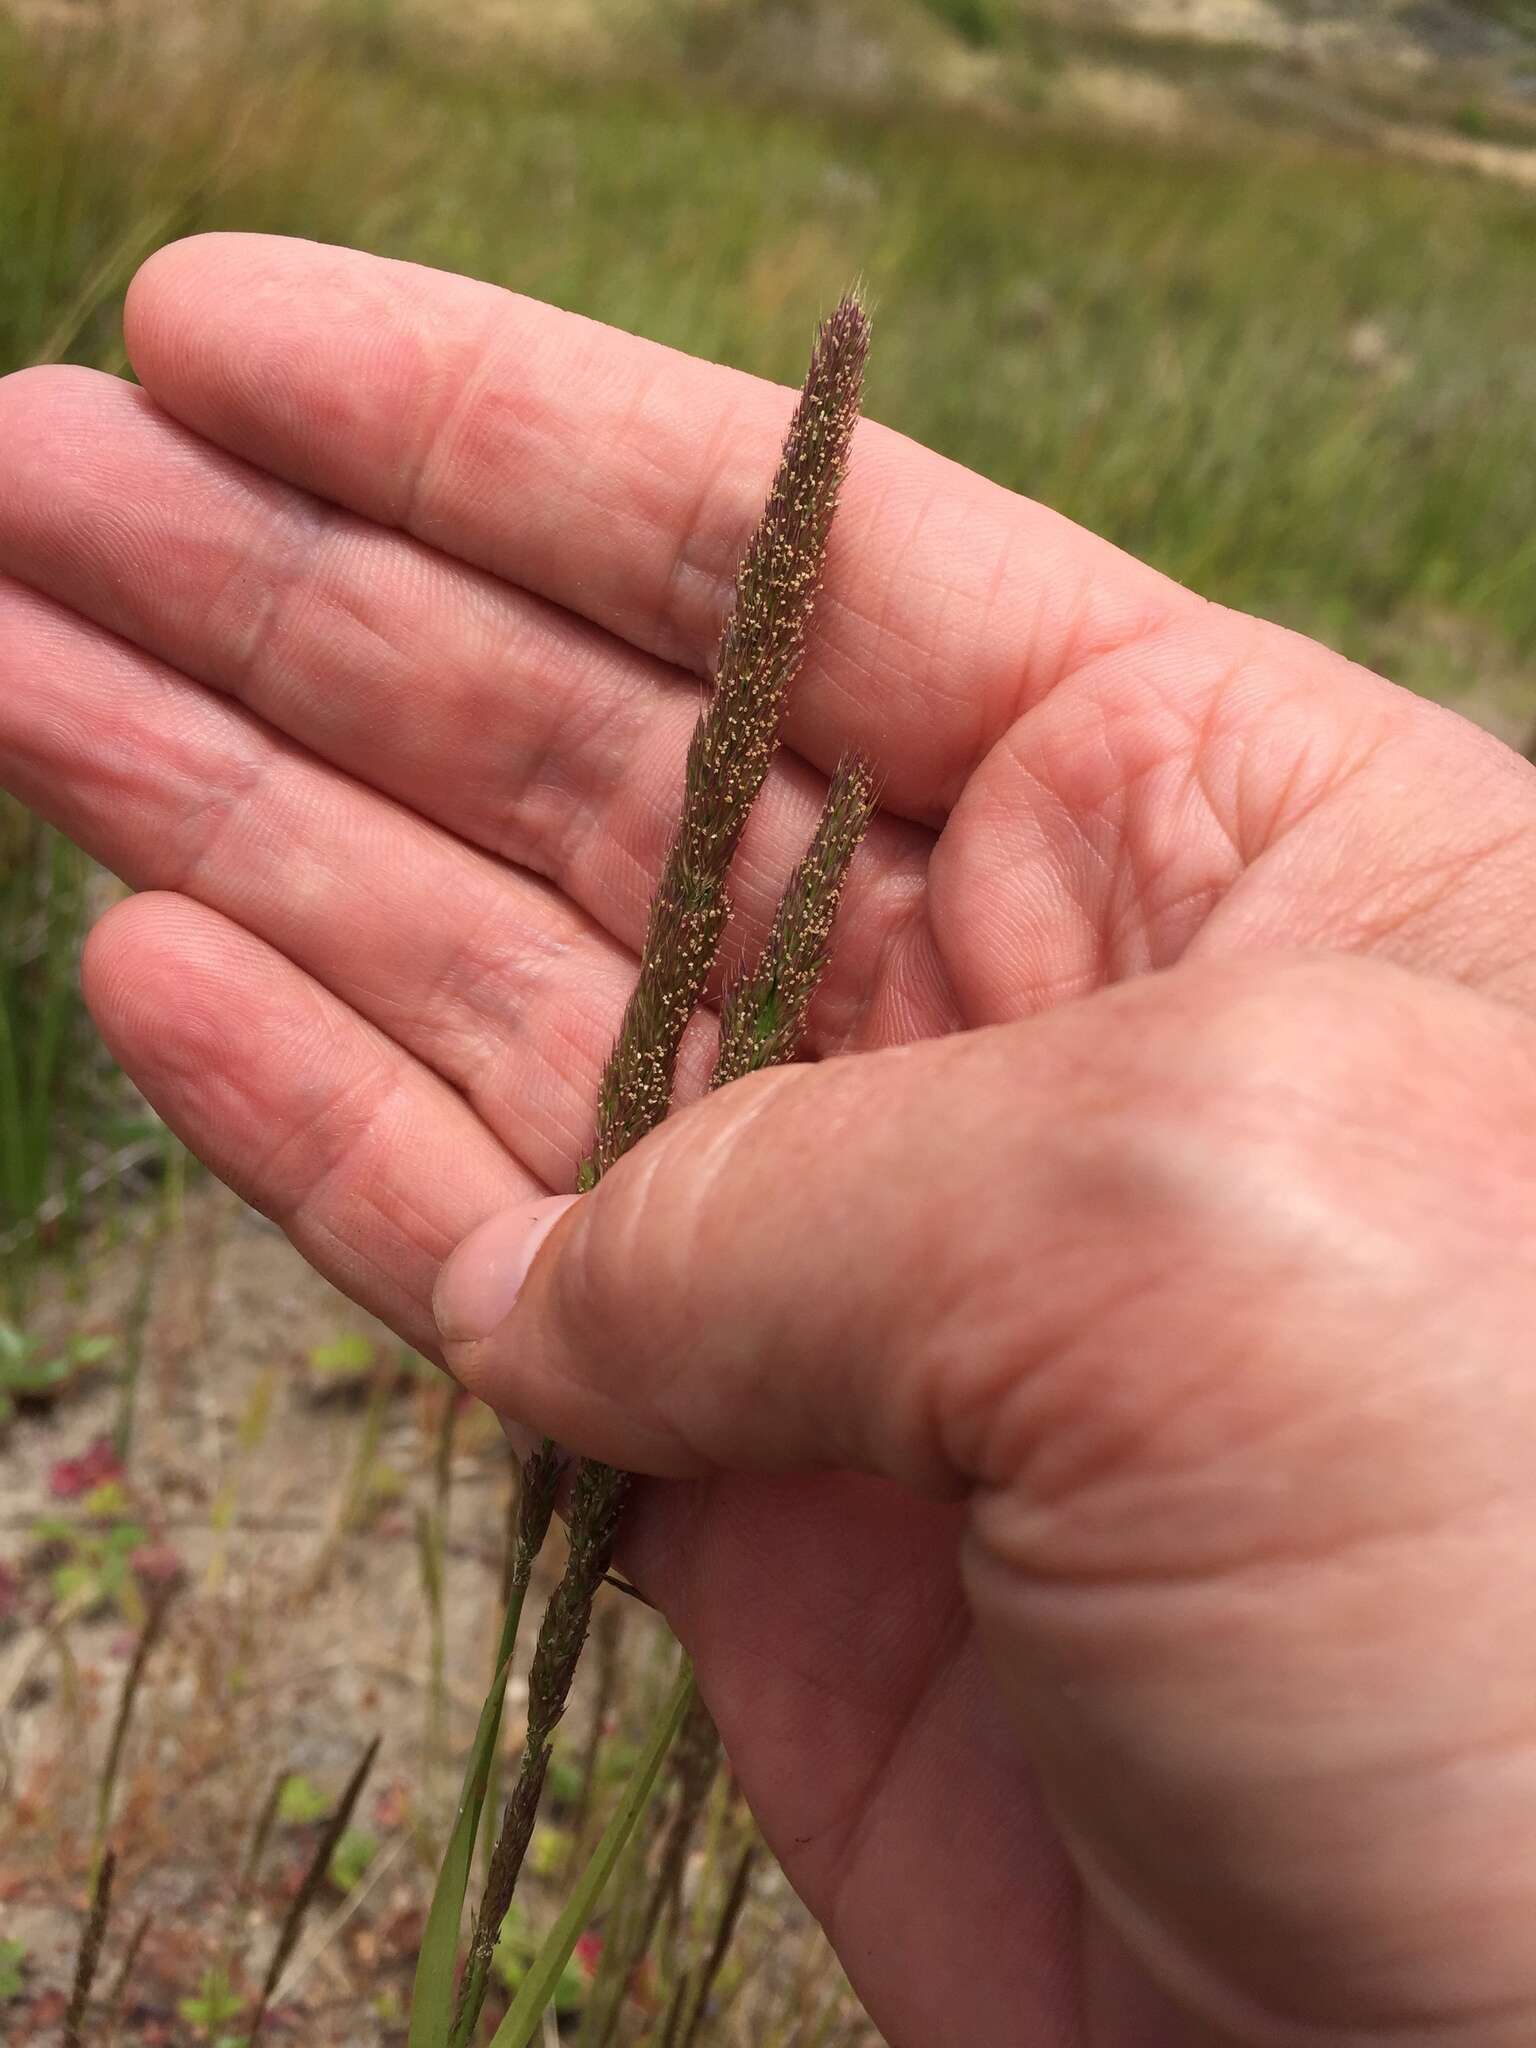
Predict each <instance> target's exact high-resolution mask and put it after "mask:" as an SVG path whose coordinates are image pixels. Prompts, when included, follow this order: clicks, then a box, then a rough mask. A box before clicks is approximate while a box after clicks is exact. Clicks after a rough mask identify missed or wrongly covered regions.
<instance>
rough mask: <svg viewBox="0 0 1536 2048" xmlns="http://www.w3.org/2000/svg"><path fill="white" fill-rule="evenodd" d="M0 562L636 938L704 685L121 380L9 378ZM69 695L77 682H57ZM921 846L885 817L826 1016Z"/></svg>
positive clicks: (781, 855)
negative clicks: (228, 442) (242, 449)
mask: <svg viewBox="0 0 1536 2048" xmlns="http://www.w3.org/2000/svg"><path fill="white" fill-rule="evenodd" d="M0 506H3V508H4V511H3V516H0V572H9V573H10V574H11V575H12V576H15V577H17V578H19V579H20V580H22V581H24V582H26V583H28V584H29V585H30V586H31V587H33V588H34V589H37V590H39V591H42V592H44V593H45V594H47V595H48V596H50V597H52V598H54V599H55V600H57V601H58V602H59V603H60V604H62V605H66V606H68V607H70V608H71V609H72V610H74V611H76V612H78V613H80V614H82V615H83V616H84V617H87V618H89V619H91V620H92V621H94V622H95V623H96V624H98V625H100V626H102V627H104V628H106V629H107V630H108V631H109V632H111V633H114V634H118V635H121V636H123V637H124V638H126V639H128V640H130V641H132V642H133V643H134V644H136V645H137V646H139V647H142V648H144V649H145V650H146V651H147V652H149V653H151V654H154V655H156V656H158V657H159V658H160V659H161V660H163V661H165V662H167V663H169V664H170V665H172V666H173V667H175V668H177V669H178V670H180V671H181V672H182V673H184V674H186V675H188V676H190V677H193V678H195V679H197V680H199V681H201V682H204V683H206V684H208V685H209V686H210V687H212V688H214V689H216V690H218V691H220V692H221V693H224V694H227V695H230V696H232V697H234V698H236V699H238V700H239V701H240V702H241V703H243V704H245V705H246V706H247V707H248V708H249V709H250V710H252V711H254V712H256V713H257V714H258V715H259V716H260V717H261V718H263V719H264V720H266V721H267V722H268V723H269V724H271V725H273V726H275V727H277V728H278V729H279V730H280V731H283V732H286V733H287V734H289V735H290V736H291V737H292V738H293V739H295V740H297V741H298V742H299V743H300V744H301V745H302V746H304V747H306V748H308V749H309V750H311V751H312V752H313V753H314V754H316V755H317V756H318V757H320V758H322V759H324V760H327V761H330V762H332V763H334V764H335V765H336V766H338V767H340V768H342V769H344V770H345V771H346V772H347V773H348V774H349V775H351V776H355V777H357V778H359V779H360V780H362V781H364V782H367V783H370V784H372V785H374V786H375V787H377V788H378V789H380V790H383V791H384V792H385V793H387V794H389V795H393V796H395V797H398V798H400V799H401V800H402V801H403V802H405V803H407V804H409V805H410V806H411V807H412V808H413V809H415V810H417V811H420V812H422V813H423V814H425V815H427V816H429V817H432V818H434V819H436V820H437V821H438V822H439V823H441V824H444V825H446V826H447V827H448V828H449V829H450V830H452V831H453V832H455V833H457V834H458V835H460V836H461V837H463V838H467V839H469V840H471V841H474V842H475V843H477V844H478V845H480V846H482V847H484V848H486V849H487V850H488V851H490V852H492V853H494V854H496V855H497V856H499V857H500V858H501V859H503V860H510V861H514V862H516V863H517V864H518V865H520V866H522V867H525V868H528V869H530V870H531V871H533V872H534V873H537V874H539V875H542V876H544V877H545V878H547V879H548V880H550V881H552V882H554V883H555V884H556V886H557V887H558V888H559V889H560V890H561V891H562V893H563V894H565V895H566V896H568V897H570V898H571V899H572V900H573V901H574V902H575V903H576V904H577V905H578V906H579V907H580V908H581V909H583V910H585V911H587V912H588V913H589V914H590V915H591V916H592V917H593V918H594V919H595V920H596V921H597V922H598V923H599V924H600V925H601V926H602V927H603V928H604V929H605V930H606V931H608V932H609V933H610V934H612V935H613V936H614V937H615V938H616V939H617V940H618V941H619V942H620V943H621V944H622V945H624V946H627V947H629V948H630V949H632V950H634V951H638V949H639V946H640V942H641V939H642V937H643V935H644V930H645V921H646V915H647V911H648V908H649V898H650V894H651V890H652V888H653V886H654V880H655V876H656V875H657V873H658V872H659V871H660V867H661V864H662V859H663V856H664V852H665V847H666V843H667V840H668V838H669V835H670V832H671V829H672V823H673V819H674V817H675V813H676V807H677V802H678V795H679V790H680V785H681V776H682V763H683V758H684V754H685V752H686V749H687V744H688V737H689V733H690V731H691V729H692V726H693V723H694V721H695V719H696V718H697V715H698V710H699V699H700V693H699V687H698V682H697V679H696V678H693V677H684V676H683V675H681V674H680V673H679V672H678V671H676V670H673V669H669V668H667V667H666V665H665V664H663V663H661V662H659V661H657V660H655V659H654V658H652V657H649V656H643V655H640V654H638V653H636V652H635V650H634V649H632V648H630V647H628V646H626V645H624V644H623V643H621V642H620V641H618V640H615V639H614V638H613V637H612V636H611V635H610V634H607V633H603V632H600V631H598V630H597V629H596V628H594V627H592V626H590V625H588V624H587V623H586V622H585V621H583V620H580V619H577V618H576V617H575V616H573V615H572V614H570V613H568V612H563V611H561V610H559V609H558V608H557V607H556V606H554V605H551V604H549V603H548V602H547V601H545V600H543V599H540V598H535V597H530V596H529V595H528V594H527V593H525V592H522V591H518V590H515V589H511V588H509V587H508V586H506V585H504V584H502V583H499V582H497V581H496V580H495V579H494V578H492V577H490V576H487V575H486V574H484V573H483V572H482V571H479V570H473V569H469V568H466V567H465V566H464V565H463V564H462V563H459V562H455V561H452V560H451V559H450V558H449V557H447V556H445V555H443V554H441V553H439V552H438V551H437V550H435V549H432V548H428V547H426V546H424V545H423V544H422V543H421V542H419V541H415V540H412V539H411V538H409V537H408V536H406V535H404V534H400V533H397V532H391V531H387V530H386V529H384V528H382V527H379V526H376V525H374V524H373V523H372V522H371V521H368V520H365V519H361V518H359V517H357V516H356V515H355V514H351V513H348V512H345V511H342V510H340V509H339V508H337V507H335V506H333V505H329V504H327V503H325V502H324V501H323V500H320V499H316V498H313V497H311V496H310V495H309V494H307V493H306V492H303V491H300V490H298V489H296V488H295V487H293V486H292V485H289V484H284V483H281V482H278V481H277V480H275V479H273V478H271V477H268V476H265V475H263V474H262V473H261V472H260V471H257V470H255V469H253V468H251V467H250V466H249V465H248V464H246V463H243V462H240V461H237V460H235V459H234V458H232V457H230V456H227V455H225V454H223V453H222V452H221V451H219V450H217V449H214V448H213V447H211V446H210V445H209V444H208V443H207V442H205V441H202V440H201V439H199V438H198V437H197V436H196V435H193V434H191V433H189V432H188V431H187V430H186V429H185V428H183V427H180V426H178V425H177V424H176V423H175V422H173V421H172V420H170V419H168V418H167V417H166V416H165V415H164V414H163V413H161V412H160V411H159V409H158V408H157V407H156V406H154V405H153V404H152V403H151V402H150V401H149V400H148V399H147V398H146V397H145V396H144V394H143V393H142V392H140V391H137V390H135V389H134V388H133V387H132V386H130V385H127V384H125V383H123V382H122V381H121V380H120V379H118V378H109V377H102V376H98V375H96V374H94V373H93V372H90V371H84V370H78V369H71V368H63V369H45V370H36V371H32V372H27V373H22V374H20V375H17V376H15V377H12V378H9V379H6V380H4V381H3V382H0ZM46 680H47V682H48V685H49V688H50V690H51V691H52V692H53V693H55V694H58V693H61V692H64V691H67V690H68V688H69V686H70V685H69V678H68V677H67V676H62V677H56V676H49V677H48V678H47V679H46ZM824 793H825V783H824V780H823V778H821V777H820V776H819V775H818V774H816V773H815V772H814V771H812V770H809V769H808V768H806V767H805V765H804V764H803V763H799V762H794V761H788V762H786V763H784V764H783V765H782V766H781V768H780V770H779V772H777V773H776V774H775V776H774V777H773V779H772V781H771V783H770V786H769V788H768V789H767V790H766V791H765V792H764V797H763V800H762V802H761V803H760V804H759V805H758V806H757V807H756V809H755V811H754V818H753V829H752V831H751V834H750V836H749V838H748V840H747V843H746V844H745V846H744V847H743V849H742V859H741V862H740V865H739V869H738V874H737V879H736V894H737V896H738V898H739V899H740V908H741V911H742V916H743V926H742V934H743V937H744V941H745V943H746V944H748V945H750V944H752V943H753V939H754V935H756V936H760V934H761V930H762V928H763V925H764V922H765V920H766V919H767V918H768V917H769V916H771V914H772V908H773V904H774V901H775V899H776V896H777V892H778V890H779V888H780V886H781V885H782V879H783V877H784V875H785V874H786V873H787V872H788V871H789V869H790V868H791V867H792V866H793V864H794V861H795V860H796V859H797V858H798V856H799V853H800V851H801V849H802V847H803V846H804V843H805V840H806V838H807V836H808V835H809V833H810V830H811V828H812V822H813V820H814V818H815V815H816V811H817V809H818V807H819V804H820V802H821V800H822V797H823V795H824ZM930 843H931V842H930V839H929V835H927V834H926V833H925V832H923V831H921V830H920V829H918V828H914V827H910V826H903V825H901V824H898V823H897V822H896V821H895V820H894V819H885V820H882V821H880V822H879V823H878V824H877V826H876V828H875V830H874V832H873V833H872V835H871V840H870V843H869V844H868V846H867V847H866V850H865V855H864V858H863V860H861V862H860V864H859V868H858V872H857V875H856V877H855V880H854V884H853V894H852V897H851V899H850V904H849V912H850V915H849V917H848V919H847V920H846V923H845V934H851V937H850V938H849V939H848V941H847V943H846V944H845V947H844V948H842V949H840V952H839V965H838V978H834V979H833V980H832V981H831V983H830V985H829V986H828V988H827V991H826V1000H825V1002H824V1003H823V1005H822V1006H821V1010H820V1013H819V1018H818V1025H819V1026H820V1027H822V1028H825V1029H828V1030H829V1031H832V1032H838V1031H839V1030H841V1031H842V1032H843V1033H846V1022H845V1021H844V1020H846V1018H847V1016H848V1015H849V1014H850V1013H851V1012H852V1011H854V1010H855V1009H857V1010H858V1011H859V1012H863V1011H864V1009H865V1008H866V1007H867V1001H868V995H869V990H870V986H871V982H872V980H873V979H874V977H875V975H876V974H877V973H878V971H879V963H880V962H881V960H882V957H883V956H885V955H886V954H887V950H888V943H887V942H888V939H889V935H890V926H891V923H892V921H893V919H896V920H899V919H900V918H901V917H902V916H904V915H905V913H906V911H907V909H908V907H909V903H910V897H911V885H912V882H913V880H914V877H918V878H920V875H921V869H922V864H923V860H924V857H925V855H926V852H927V849H928V846H929V844H930Z"/></svg>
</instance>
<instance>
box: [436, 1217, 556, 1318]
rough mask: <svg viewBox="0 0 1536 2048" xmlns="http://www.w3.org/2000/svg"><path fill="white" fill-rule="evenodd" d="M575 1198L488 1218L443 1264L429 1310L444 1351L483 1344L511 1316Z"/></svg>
mask: <svg viewBox="0 0 1536 2048" xmlns="http://www.w3.org/2000/svg"><path fill="white" fill-rule="evenodd" d="M579 1200H580V1197H579V1196H577V1195H548V1196H544V1197H542V1198H539V1199H536V1200H533V1201H528V1202H519V1203H518V1204H516V1206H515V1207H513V1208H511V1209H503V1210H502V1211H501V1212H500V1213H499V1214H497V1215H495V1216H489V1217H487V1218H486V1220H485V1222H484V1223H482V1224H481V1225H480V1226H479V1227H478V1229H475V1230H472V1231H471V1232H470V1234H469V1236H468V1237H467V1238H465V1240H464V1242H463V1243H462V1244H461V1245H460V1246H459V1247H458V1248H457V1250H456V1251H454V1252H452V1253H450V1254H449V1256H448V1258H447V1259H446V1260H445V1261H444V1264H443V1269H442V1272H441V1273H440V1274H439V1276H438V1281H437V1287H436V1289H435V1291H434V1294H433V1299H432V1308H433V1313H434V1315H435V1316H436V1318H437V1327H438V1331H439V1333H440V1335H441V1337H442V1339H443V1343H444V1345H445V1346H447V1347H449V1348H451V1349H455V1350H460V1349H463V1348H465V1347H473V1346H478V1345H481V1344H483V1343H484V1342H485V1341H486V1339H488V1338H489V1337H491V1336H493V1335H494V1333H495V1332H496V1331H497V1330H498V1329H499V1328H500V1327H501V1325H502V1324H503V1323H504V1322H505V1321H506V1319H507V1317H508V1316H509V1315H510V1314H511V1313H512V1309H513V1307H514V1305H515V1304H516V1301H517V1298H518V1295H519V1294H520V1293H521V1292H522V1288H523V1282H524V1281H525V1280H526V1279H527V1277H528V1270H529V1268H530V1267H531V1266H532V1264H533V1261H534V1258H535V1257H536V1255H537V1254H538V1252H539V1250H540V1249H541V1247H542V1246H543V1244H544V1241H545V1239H546V1238H548V1236H549V1235H550V1233H551V1232H552V1231H553V1229H554V1227H555V1225H556V1224H557V1223H558V1222H559V1221H560V1219H561V1217H562V1216H564V1215H565V1213H566V1212H567V1210H569V1209H570V1208H571V1207H572V1206H573V1205H574V1204H575V1203H576V1202H577V1201H579Z"/></svg>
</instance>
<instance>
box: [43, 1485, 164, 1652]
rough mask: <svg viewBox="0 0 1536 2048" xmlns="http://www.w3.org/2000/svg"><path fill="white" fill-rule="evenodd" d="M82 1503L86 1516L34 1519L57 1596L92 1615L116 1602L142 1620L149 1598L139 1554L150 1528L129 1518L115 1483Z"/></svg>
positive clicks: (62, 1602)
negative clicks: (143, 1590) (139, 1573)
mask: <svg viewBox="0 0 1536 2048" xmlns="http://www.w3.org/2000/svg"><path fill="white" fill-rule="evenodd" d="M81 1506H82V1508H83V1510H84V1519H83V1520H80V1521H73V1520H71V1519H70V1518H69V1517H68V1516H67V1515H40V1516H39V1517H38V1519H37V1520H36V1521H35V1522H34V1523H33V1524H32V1537H33V1540H34V1541H35V1542H36V1543H38V1544H39V1545H41V1546H42V1549H43V1552H44V1561H45V1563H46V1564H47V1569H48V1583H49V1586H50V1587H51V1588H52V1591H53V1596H54V1598H55V1600H57V1601H58V1602H59V1604H60V1605H61V1606H67V1607H69V1608H71V1609H79V1610H80V1611H82V1612H84V1613H86V1614H95V1613H99V1612H100V1611H101V1610H102V1609H103V1608H104V1607H110V1606H116V1607H117V1608H119V1609H120V1610H121V1612H122V1614H123V1617H124V1619H125V1620H127V1621H131V1622H135V1623H136V1622H138V1621H139V1620H140V1619H141V1617H142V1614H143V1599H142V1596H141V1595H140V1593H139V1590H138V1586H137V1583H136V1581H135V1578H134V1571H133V1558H134V1553H135V1551H138V1550H142V1549H144V1548H145V1547H146V1546H147V1545H148V1543H149V1531H148V1529H146V1528H145V1527H144V1525H143V1523H142V1522H138V1521H134V1520H132V1519H124V1518H123V1510H124V1508H125V1506H126V1503H125V1502H124V1500H123V1496H122V1490H121V1488H120V1487H118V1486H117V1485H116V1483H115V1482H108V1484H107V1485H105V1486H102V1487H99V1488H97V1489H96V1491H95V1492H94V1493H92V1494H88V1495H87V1496H86V1498H85V1499H84V1501H82V1503H81Z"/></svg>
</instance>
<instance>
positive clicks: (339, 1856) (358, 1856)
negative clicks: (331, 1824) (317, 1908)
mask: <svg viewBox="0 0 1536 2048" xmlns="http://www.w3.org/2000/svg"><path fill="white" fill-rule="evenodd" d="M378 1853H379V1838H378V1836H377V1835H373V1834H370V1833H369V1832H368V1830H367V1828H358V1827H350V1828H344V1829H343V1830H342V1834H341V1839H340V1840H339V1841H338V1842H337V1844H336V1846H335V1848H334V1849H333V1850H332V1851H331V1860H330V1862H329V1863H328V1864H327V1866H326V1876H327V1877H328V1878H329V1879H330V1881H331V1883H332V1884H333V1885H334V1886H335V1887H336V1889H337V1891H339V1892H350V1891H352V1890H353V1889H354V1888H355V1887H356V1886H357V1885H359V1884H360V1883H361V1882H362V1880H363V1879H364V1877H366V1876H367V1874H368V1867H369V1865H370V1864H371V1863H372V1862H373V1859H374V1857H375V1856H377V1855H378Z"/></svg>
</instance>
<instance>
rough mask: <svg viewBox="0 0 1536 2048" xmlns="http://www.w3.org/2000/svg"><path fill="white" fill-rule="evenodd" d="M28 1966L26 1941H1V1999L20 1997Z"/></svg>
mask: <svg viewBox="0 0 1536 2048" xmlns="http://www.w3.org/2000/svg"><path fill="white" fill-rule="evenodd" d="M26 1967H27V1945H26V1943H25V1942H24V1941H0V2001H3V2000H5V1999H8V1998H20V1996H21V1992H22V1983H21V1979H22V1972H23V1971H24V1970H25V1969H26Z"/></svg>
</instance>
